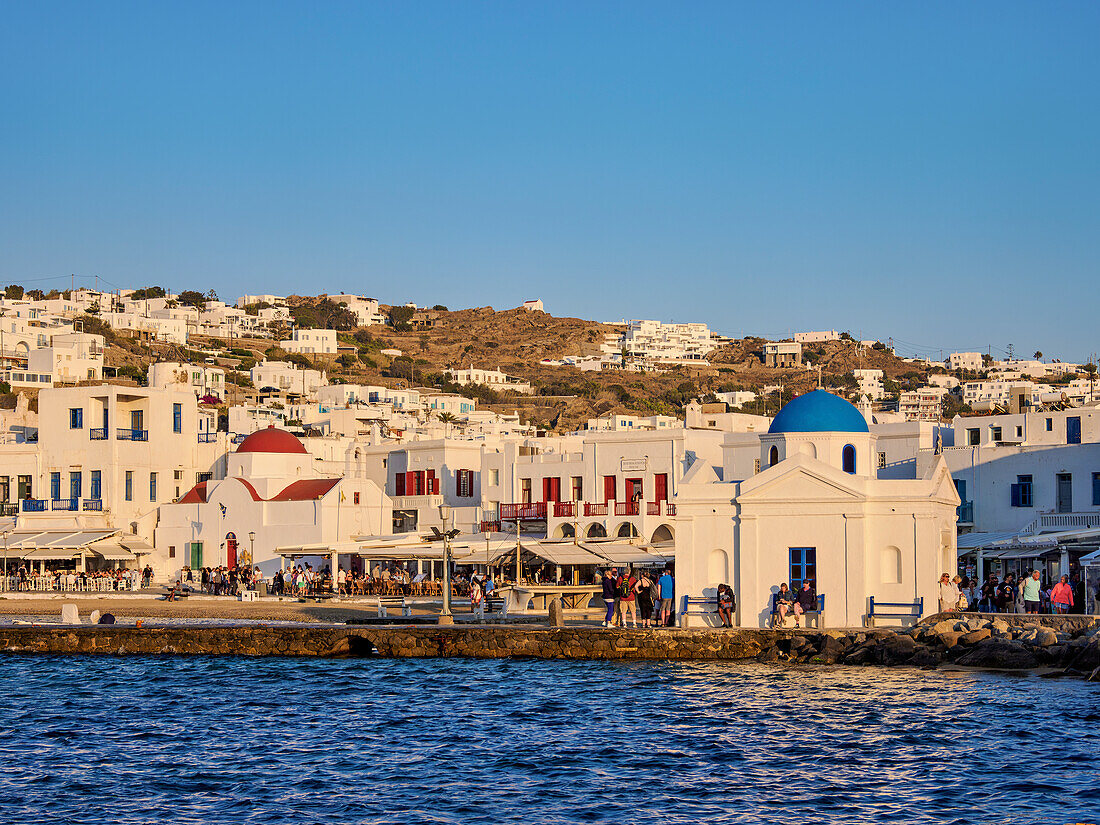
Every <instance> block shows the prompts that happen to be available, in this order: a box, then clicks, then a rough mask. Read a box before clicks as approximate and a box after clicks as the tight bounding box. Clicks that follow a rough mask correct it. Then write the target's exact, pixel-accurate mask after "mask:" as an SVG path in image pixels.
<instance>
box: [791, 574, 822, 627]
mask: <svg viewBox="0 0 1100 825" xmlns="http://www.w3.org/2000/svg"><path fill="white" fill-rule="evenodd" d="M793 607H794V626H795V627H800V626H801V625H800V624H799V617H800V616H801V615H802V614H803V613H813V612H814V611H815V610H817V591H815V590H814V586H813V583H812V582H811V581H810V580H809V579H803V581H802V586H801V587H800V588H798V592H797V593H795V596H794V605H793ZM806 626H807V627H809V624H807V625H806Z"/></svg>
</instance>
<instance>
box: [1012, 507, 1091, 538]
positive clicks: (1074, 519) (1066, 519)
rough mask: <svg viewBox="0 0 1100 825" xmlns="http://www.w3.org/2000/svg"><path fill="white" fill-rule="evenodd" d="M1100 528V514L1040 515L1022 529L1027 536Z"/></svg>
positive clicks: (1022, 532) (1021, 531)
mask: <svg viewBox="0 0 1100 825" xmlns="http://www.w3.org/2000/svg"><path fill="white" fill-rule="evenodd" d="M1093 527H1098V528H1100V512H1091V513H1040V514H1039V515H1038V516H1036V517H1035V518H1034V519H1032V520H1031V521H1030V522H1028V524H1026V525H1025V526H1024V527H1022V528H1021V529H1020V533H1021V534H1022V535H1025V536H1033V535H1035V534H1036V533H1041V532H1046V531H1060V530H1088V529H1091V528H1093Z"/></svg>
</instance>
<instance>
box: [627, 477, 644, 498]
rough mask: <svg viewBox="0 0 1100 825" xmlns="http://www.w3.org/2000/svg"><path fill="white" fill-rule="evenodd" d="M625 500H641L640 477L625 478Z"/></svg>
mask: <svg viewBox="0 0 1100 825" xmlns="http://www.w3.org/2000/svg"><path fill="white" fill-rule="evenodd" d="M626 500H627V501H641V500H642V480H641V479H640V478H628V479H627V480H626Z"/></svg>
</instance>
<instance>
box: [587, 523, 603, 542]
mask: <svg viewBox="0 0 1100 825" xmlns="http://www.w3.org/2000/svg"><path fill="white" fill-rule="evenodd" d="M585 535H586V536H588V538H590V539H604V538H607V529H606V528H605V527H604V526H603V525H602V524H600V523H599V522H598V521H597V522H596V523H595V524H590V525H588V532H587V533H585Z"/></svg>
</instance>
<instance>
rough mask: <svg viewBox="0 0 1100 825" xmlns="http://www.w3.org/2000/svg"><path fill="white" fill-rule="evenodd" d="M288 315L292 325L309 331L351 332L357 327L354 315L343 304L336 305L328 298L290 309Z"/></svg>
mask: <svg viewBox="0 0 1100 825" xmlns="http://www.w3.org/2000/svg"><path fill="white" fill-rule="evenodd" d="M290 315H291V317H292V318H294V323H296V324H297V325H298V326H300V327H306V328H309V329H334V330H337V331H339V332H346V331H348V330H353V329H355V328H356V327H357V326H359V319H358V318H356V317H355V313H354V312H352V311H351V310H350V309H348V308H347V306H346V305H344V304H337V303H336V302H335V301H333V300H331V299H329V298H323V299H322V300H320V301H318V302H317V303H315V304H302V305H301V306H296V307H292V308H291V310H290Z"/></svg>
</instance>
